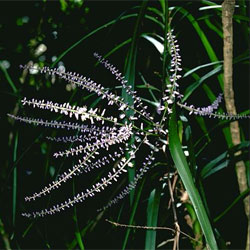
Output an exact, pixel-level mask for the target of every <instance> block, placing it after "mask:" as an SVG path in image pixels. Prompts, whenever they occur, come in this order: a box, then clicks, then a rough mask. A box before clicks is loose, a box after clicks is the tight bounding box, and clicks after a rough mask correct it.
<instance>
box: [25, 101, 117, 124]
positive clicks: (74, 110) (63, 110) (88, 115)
mask: <svg viewBox="0 0 250 250" xmlns="http://www.w3.org/2000/svg"><path fill="white" fill-rule="evenodd" d="M21 103H22V104H23V105H29V106H31V105H32V106H33V108H40V109H46V110H50V111H51V112H52V111H54V112H56V113H57V112H59V113H60V114H64V115H68V116H69V117H70V118H71V117H72V116H75V118H76V120H78V119H79V117H80V119H81V121H85V120H88V119H89V120H90V121H91V124H93V123H94V120H95V121H102V124H103V123H104V121H105V120H106V121H110V122H117V118H114V117H112V116H111V117H104V113H105V109H104V110H103V111H102V113H101V115H98V114H97V108H96V109H92V108H91V109H89V110H88V109H87V107H86V106H83V107H79V106H71V105H70V104H69V103H63V104H58V103H53V102H52V101H44V100H36V99H34V98H33V99H32V100H27V98H26V97H25V98H24V99H22V100H21Z"/></svg>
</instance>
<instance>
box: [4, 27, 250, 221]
mask: <svg viewBox="0 0 250 250" xmlns="http://www.w3.org/2000/svg"><path fill="white" fill-rule="evenodd" d="M167 40H168V48H169V55H170V67H169V77H168V81H167V84H166V89H165V91H164V93H163V96H162V97H161V101H159V102H160V103H162V105H160V107H159V110H160V111H163V112H161V114H162V116H161V118H160V120H159V118H157V116H156V117H154V114H151V113H150V112H149V111H148V109H147V107H146V105H145V104H144V102H143V99H142V98H140V97H139V96H138V95H137V93H136V91H134V90H133V89H132V86H130V85H129V83H128V82H127V80H126V79H125V77H124V76H122V74H121V73H120V72H119V71H118V70H117V69H116V68H115V67H114V66H113V65H112V64H110V63H109V62H108V61H107V60H106V59H104V58H103V57H102V56H100V55H99V54H98V53H94V56H95V57H96V58H97V59H98V61H99V63H100V64H102V65H104V67H105V68H106V69H108V70H109V71H110V72H111V73H112V74H113V75H114V76H115V77H116V79H117V80H118V81H119V82H120V83H121V87H122V89H123V90H125V92H126V95H127V96H130V98H132V100H133V105H129V103H128V102H127V101H125V99H126V98H122V97H121V96H120V95H118V94H114V93H112V92H111V91H110V90H109V89H106V88H104V87H103V86H101V84H98V83H96V82H95V81H93V80H91V79H90V78H86V77H84V76H81V75H79V74H77V73H72V72H65V71H62V70H60V68H58V69H56V68H49V67H42V68H37V67H36V68H35V69H36V70H38V71H40V73H44V74H49V75H52V76H57V77H58V78H61V79H63V80H65V81H66V82H69V83H74V84H75V85H76V86H78V87H80V88H82V89H83V90H87V91H89V92H91V93H94V94H96V95H97V96H99V97H101V98H102V99H104V100H106V101H107V105H114V106H116V107H117V112H118V115H117V116H116V117H113V116H107V115H105V114H106V110H105V109H103V110H99V109H97V108H96V109H93V108H90V109H88V108H87V107H86V106H75V105H71V104H69V103H62V104H59V103H54V102H52V101H45V100H36V99H31V100H29V99H27V98H23V99H22V101H21V103H22V105H28V106H31V107H33V108H39V109H43V110H47V111H51V112H55V113H58V114H61V115H64V116H66V117H67V118H70V119H75V120H76V121H74V122H69V121H61V120H52V121H48V120H43V119H41V118H30V117H21V116H15V115H11V114H8V115H9V117H10V118H12V119H15V120H17V121H21V122H24V123H28V124H34V125H40V126H45V127H49V128H55V129H67V130H70V131H74V130H75V131H76V132H77V134H76V135H71V136H61V137H50V136H48V137H47V139H48V140H50V141H53V142H56V143H61V142H63V143H71V144H73V145H71V147H70V148H68V149H66V150H61V151H59V152H56V153H54V157H56V158H58V157H69V156H74V157H80V159H78V163H77V164H75V165H73V167H72V168H69V169H68V170H66V171H64V172H63V173H61V174H59V176H58V177H57V179H56V180H54V181H53V182H52V183H49V184H48V185H46V186H45V187H44V188H42V189H41V190H40V191H39V192H36V193H34V194H32V195H30V196H27V197H25V201H33V200H35V199H37V198H39V197H42V196H45V195H47V194H49V193H50V192H51V191H53V190H55V189H58V188H59V187H60V186H61V185H62V184H63V183H65V182H67V181H68V180H70V179H71V178H73V177H74V176H76V175H80V174H83V173H85V174H86V173H88V172H90V171H91V170H94V169H98V168H100V167H107V168H108V167H110V165H111V164H112V165H115V166H116V167H113V168H112V170H111V171H109V172H108V174H107V176H106V177H101V178H100V180H99V181H98V182H97V183H95V184H93V185H92V186H91V188H87V189H86V190H85V191H84V192H81V193H78V194H77V195H75V196H74V197H73V198H71V199H68V200H66V201H64V202H62V203H60V204H57V205H54V206H52V207H51V208H49V209H44V210H41V211H37V212H31V213H23V215H24V216H26V217H37V216H45V215H51V214H54V213H56V212H60V211H61V210H64V209H66V208H69V207H72V206H73V205H75V204H76V203H79V202H83V201H84V200H86V199H87V198H88V197H93V196H94V195H95V194H96V193H99V192H101V191H102V190H104V189H105V188H106V187H107V186H110V185H111V184H112V183H113V182H116V181H117V180H118V178H119V177H120V176H121V175H122V173H124V172H126V171H127V167H128V166H129V167H133V166H134V164H133V163H132V161H133V160H135V158H136V153H137V152H138V151H139V150H140V148H141V147H142V145H144V146H143V147H148V148H149V151H150V153H149V154H148V155H147V156H145V161H144V162H143V163H142V164H140V163H139V162H138V163H137V165H138V166H139V170H138V171H137V174H136V175H135V177H134V180H133V181H131V182H130V183H129V184H128V185H127V186H126V187H125V188H124V190H123V191H122V192H121V193H120V194H119V195H117V196H116V197H115V198H114V199H113V200H110V201H109V202H108V204H107V205H106V206H104V207H103V209H106V208H108V207H110V206H111V205H113V204H115V203H117V202H118V201H119V200H121V199H123V198H124V197H125V196H126V195H128V194H129V192H130V191H131V190H132V189H134V188H135V186H136V185H137V183H138V182H139V180H140V179H141V178H142V177H143V175H144V173H146V172H147V171H148V170H149V167H150V166H151V165H152V162H153V161H154V154H155V153H156V152H158V151H159V148H160V146H159V145H161V143H162V142H164V141H166V136H167V133H168V129H167V122H166V119H167V118H168V115H169V114H171V113H172V107H173V104H174V103H177V104H178V105H179V106H180V107H181V108H184V109H186V110H188V111H189V112H190V113H194V114H196V115H202V116H204V115H208V116H210V117H218V118H227V119H239V118H242V117H243V116H239V115H227V114H219V113H214V111H215V110H216V109H217V108H218V105H219V103H220V102H221V101H222V94H220V95H219V96H218V98H217V99H216V100H215V101H214V102H213V103H212V104H211V105H210V106H208V107H203V108H195V107H194V106H193V105H190V106H188V105H187V104H186V103H185V104H183V103H181V98H182V95H181V94H180V93H179V84H178V81H179V79H180V78H181V75H180V71H181V70H182V69H181V56H180V54H179V47H178V44H177V40H176V39H175V36H174V35H173V31H172V30H171V31H170V32H169V33H168V34H167ZM21 68H22V69H23V70H27V71H28V70H30V71H32V70H33V69H34V68H33V66H32V65H25V66H21ZM127 111H131V112H127ZM128 114H130V115H128ZM248 117H249V116H248ZM125 118H126V119H125ZM156 119H157V120H156ZM132 137H133V138H134V139H135V140H131V141H134V143H133V144H132V145H130V144H128V142H129V141H130V138H132ZM75 144H77V145H75ZM125 156H126V157H125ZM114 163H116V164H114Z"/></svg>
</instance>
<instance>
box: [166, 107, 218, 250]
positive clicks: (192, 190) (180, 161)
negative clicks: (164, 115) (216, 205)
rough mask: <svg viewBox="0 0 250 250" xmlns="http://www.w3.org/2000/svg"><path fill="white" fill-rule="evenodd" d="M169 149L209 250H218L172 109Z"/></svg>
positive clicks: (174, 112)
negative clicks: (182, 145)
mask: <svg viewBox="0 0 250 250" xmlns="http://www.w3.org/2000/svg"><path fill="white" fill-rule="evenodd" d="M169 148H170V153H171V156H172V158H173V161H174V163H175V166H176V168H177V171H178V173H179V175H180V177H181V180H182V182H183V184H184V186H185V188H186V190H187V192H188V195H189V197H190V200H191V202H192V204H193V206H194V209H195V212H196V215H197V218H198V220H199V222H200V225H201V228H202V230H203V233H204V236H205V239H206V241H207V244H208V246H209V248H210V249H212V250H216V249H218V247H217V243H216V240H215V237H214V233H213V230H212V227H211V224H210V221H209V219H208V216H207V213H206V210H205V207H204V205H203V203H202V199H201V197H200V194H199V192H198V190H197V188H196V187H195V185H194V182H193V177H192V175H191V172H190V169H189V167H188V163H187V161H186V158H185V155H184V152H183V150H182V147H181V143H180V140H179V136H178V131H177V121H176V111H175V107H174V108H173V113H172V115H171V118H170V121H169Z"/></svg>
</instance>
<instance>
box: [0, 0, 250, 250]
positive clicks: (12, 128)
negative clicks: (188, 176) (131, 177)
mask: <svg viewBox="0 0 250 250" xmlns="http://www.w3.org/2000/svg"><path fill="white" fill-rule="evenodd" d="M217 4H221V3H218V2H214V1H149V2H148V3H147V9H146V17H145V18H143V20H142V21H141V23H140V24H139V25H140V29H141V30H140V33H141V35H140V38H139V39H138V41H137V59H136V73H135V76H134V77H135V87H136V89H137V90H141V89H143V87H142V86H144V88H145V82H144V79H145V81H146V82H147V83H149V84H150V85H151V86H152V87H155V88H157V89H159V90H161V88H162V80H161V78H162V57H161V54H160V48H162V46H163V44H164V41H162V40H161V37H164V27H163V23H164V22H163V21H162V20H164V18H166V16H164V9H169V12H168V13H169V16H168V21H169V22H171V27H172V28H174V32H175V34H176V35H177V39H178V41H179V44H180V48H181V56H182V59H183V62H182V66H183V69H184V72H183V74H184V75H185V74H186V75H185V77H183V79H182V80H181V81H180V84H181V86H180V88H181V92H182V93H183V94H184V98H185V99H186V100H187V102H188V103H193V104H195V105H196V106H206V105H209V104H210V103H211V102H212V100H213V99H214V97H215V96H217V95H218V93H221V92H222V89H221V86H220V77H221V76H222V73H223V69H222V60H223V39H222V24H221V8H220V7H218V6H217V7H216V5H217ZM141 5H142V1H138V2H134V1H133V2H132V1H119V2H117V1H83V0H70V1H66V0H60V1H46V0H44V1H32V2H31V1H22V2H18V1H16V2H12V1H11V2H7V1H5V2H2V1H1V2H0V103H1V109H0V123H1V140H0V143H1V157H0V166H1V167H0V183H1V184H0V188H1V190H0V204H1V205H0V233H1V239H0V248H9V247H10V248H16V249H26V248H32V249H38V248H39V249H45V248H61V249H64V248H67V249H73V248H81V249H84V247H85V248H86V249H91V248H95V249H105V248H107V249H112V248H114V249H120V248H122V247H124V248H133V249H137V248H138V249H142V248H144V247H145V244H146V245H147V244H148V243H147V241H146V240H147V237H155V239H156V242H155V243H154V242H153V243H151V244H154V247H156V246H158V247H159V248H160V249H165V248H168V249H172V245H173V242H171V241H168V239H172V238H173V234H172V232H171V231H167V230H166V231H164V230H162V231H157V232H156V233H155V235H154V236H152V235H148V234H147V233H146V230H136V229H131V230H129V229H128V228H115V227H113V226H112V225H110V224H109V223H107V222H106V221H105V219H110V220H112V221H117V222H120V223H126V224H129V223H131V224H133V225H145V226H146V225H149V224H147V223H148V222H147V218H148V214H147V211H148V209H150V207H149V205H148V201H149V200H150V199H151V198H152V196H151V195H152V191H153V190H156V191H157V190H161V191H160V198H159V197H158V198H159V199H160V200H158V201H155V203H154V202H153V204H154V206H155V207H154V208H151V209H152V210H150V211H151V212H152V213H155V215H156V219H155V220H156V222H157V223H156V225H158V226H166V227H171V228H173V211H172V210H171V209H169V206H168V204H169V199H170V198H169V197H170V196H169V193H168V188H166V187H165V185H163V184H164V178H163V177H164V175H166V174H167V173H168V172H167V170H168V169H167V168H165V167H164V164H161V163H160V162H159V164H158V166H157V167H155V168H154V169H152V170H151V172H150V174H148V175H146V177H145V179H144V180H143V182H142V183H141V185H139V187H138V188H137V190H136V193H137V194H138V193H139V194H138V195H139V196H138V195H137V197H139V198H138V199H139V203H138V205H137V206H136V207H135V210H133V208H134V206H130V204H129V197H127V198H125V199H124V200H123V201H121V202H120V204H118V205H116V206H114V207H112V208H110V209H109V210H107V211H105V212H97V209H98V208H100V207H102V206H103V205H105V204H106V203H107V202H108V200H109V199H110V197H111V196H113V195H114V193H115V192H117V191H118V189H119V187H120V186H121V185H122V184H124V183H125V182H126V181H127V180H126V179H124V180H122V181H121V185H120V186H119V185H118V186H115V187H112V188H111V189H110V190H108V191H107V193H106V192H105V193H103V194H101V195H100V196H99V197H95V198H94V199H89V200H88V201H87V202H85V203H84V204H81V205H79V206H77V207H76V208H74V209H72V210H69V211H66V212H62V213H59V214H56V215H54V216H49V217H47V218H44V219H37V220H28V219H26V218H23V217H22V216H21V213H22V212H24V211H26V210H29V211H30V210H40V209H41V208H44V207H46V206H49V204H53V203H55V202H59V201H62V200H64V198H66V197H70V196H72V194H73V193H74V192H75V189H77V190H78V189H79V188H83V187H86V186H87V185H88V184H91V183H92V181H93V179H92V180H90V179H88V178H87V179H86V178H85V177H79V178H78V179H77V180H75V181H74V182H73V184H72V183H69V184H68V185H66V186H65V187H63V189H62V190H61V191H59V192H56V194H55V195H51V196H50V197H49V198H47V199H43V200H42V201H38V202H35V203H34V204H32V203H27V204H26V203H25V202H24V199H23V198H24V196H26V195H27V194H31V193H33V192H35V191H37V190H39V188H40V187H41V186H44V185H45V184H47V183H48V182H49V181H51V180H53V179H54V178H55V177H56V175H57V174H58V173H60V171H61V170H62V169H65V168H67V167H69V166H70V167H71V166H72V164H73V163H72V159H70V160H63V161H62V162H60V161H58V160H57V161H56V160H54V159H53V157H52V155H53V152H55V151H56V150H57V148H59V146H60V145H59V146H58V145H52V144H53V143H51V142H48V141H46V139H45V137H46V135H51V134H52V135H55V134H56V133H57V132H55V131H53V130H49V129H43V128H34V127H32V126H29V125H24V124H19V123H16V122H14V121H13V120H11V119H8V118H7V114H8V113H12V114H19V115H20V114H21V115H23V116H34V117H45V119H49V118H51V117H52V116H51V117H49V115H50V114H44V113H43V112H37V111H36V112H34V111H32V110H31V109H28V110H24V109H23V108H22V107H21V105H20V100H21V99H22V98H23V97H24V96H26V97H29V98H32V97H34V98H38V99H47V100H54V101H55V102H67V101H70V102H78V103H86V104H88V105H96V103H95V101H96V100H95V97H94V96H91V95H89V94H86V93H83V92H82V90H80V89H78V90H77V89H76V88H75V86H72V85H70V84H65V83H64V82H63V81H61V80H57V79H49V78H46V77H44V76H40V75H37V74H35V73H34V74H31V75H25V73H24V72H23V71H22V70H20V69H19V65H20V64H27V63H30V62H33V63H36V64H37V65H39V66H44V65H48V66H52V65H54V66H56V67H59V66H61V67H65V68H66V70H68V71H75V72H79V73H81V74H83V75H84V76H88V77H91V78H92V79H94V80H95V81H96V82H100V83H102V84H103V85H104V86H106V87H109V88H114V87H115V86H116V83H115V80H114V79H113V78H112V76H110V74H109V73H108V72H106V71H105V69H103V68H101V67H99V66H96V60H95V59H94V57H93V56H92V55H93V53H94V52H95V51H97V52H98V53H100V54H103V55H109V60H110V61H111V62H112V63H113V64H115V65H116V66H117V68H119V69H121V71H122V70H123V69H124V65H125V61H126V56H127V54H128V50H129V46H130V42H131V37H132V36H133V32H134V27H135V23H136V18H137V17H138V13H139V11H140V6H141ZM236 5H237V6H236V8H235V15H234V19H233V21H234V75H233V77H234V90H235V102H236V107H237V111H238V112H239V113H241V112H245V113H246V114H249V110H248V109H249V1H243V0H241V1H237V2H236ZM165 21H166V20H165ZM105 24H106V25H105ZM91 32H92V33H91ZM89 34H91V35H90V36H88V35H89ZM204 37H206V39H207V40H206V39H205V40H204ZM150 38H151V40H150ZM78 41H79V43H77V42H78ZM157 41H158V43H159V44H160V45H159V44H158V43H157ZM209 45H211V48H212V51H211V49H210V47H209ZM72 46H73V47H72ZM62 53H65V55H64V54H63V57H61V58H60V55H62ZM196 67H198V68H197V69H196V70H195V71H191V70H192V69H194V68H196ZM155 96H156V98H157V99H158V97H159V96H160V93H158V92H157V91H155ZM145 98H147V96H146V97H145ZM247 110H248V111H247ZM224 111H225V109H224ZM32 112H33V113H32ZM27 114H28V115H27ZM180 114H181V115H182V117H184V118H185V119H184V118H183V119H182V120H179V126H180V127H182V131H183V134H182V136H183V145H186V146H188V150H189V152H190V150H192V151H193V154H194V155H195V158H193V159H192V158H191V157H189V158H188V160H189V163H190V166H192V164H193V166H197V167H195V168H194V169H193V175H194V176H193V177H194V179H195V180H196V184H197V185H198V186H199V191H200V192H201V193H202V197H203V202H204V203H205V204H206V209H207V213H208V214H209V218H210V220H211V222H212V226H213V229H214V231H215V235H216V238H217V241H218V245H219V247H220V248H223V249H224V248H228V249H243V248H245V244H246V237H247V218H246V215H245V212H244V206H243V203H242V200H243V198H244V196H246V195H247V194H249V189H248V190H246V192H245V193H244V194H243V195H240V193H239V189H238V183H237V178H236V174H235V168H234V164H235V162H236V161H238V160H239V159H241V160H243V161H244V162H245V164H246V166H247V171H249V170H248V169H249V159H248V157H249V155H248V151H249V141H248V140H249V130H248V129H249V122H248V121H246V120H245V121H240V128H241V139H242V141H243V143H242V144H240V145H238V148H240V149H241V154H240V155H239V156H238V158H237V159H236V158H235V157H234V150H235V148H233V146H232V143H231V142H230V136H228V135H227V133H226V132H225V131H226V130H225V129H226V128H227V127H228V125H229V122H225V121H219V120H216V119H209V118H204V119H203V118H200V117H195V116H187V113H186V112H183V111H180ZM186 120H188V122H187V121H186ZM194 159H195V162H194ZM163 161H164V159H163ZM204 169H205V170H204ZM172 173H175V171H173V170H172ZM248 173H249V172H248ZM177 179H178V181H177V183H178V184H177V190H176V193H175V195H176V198H175V199H176V204H179V205H178V206H180V207H179V208H178V209H177V212H178V219H179V224H180V227H181V230H182V231H183V232H186V233H188V234H189V235H190V236H191V237H194V238H196V239H198V240H200V236H201V235H202V232H201V229H200V227H199V223H198V222H197V219H196V216H195V214H194V209H193V208H192V205H190V204H189V203H185V202H184V201H183V200H182V198H183V193H182V191H183V186H182V184H181V181H180V179H179V178H178V177H177ZM248 185H249V181H248ZM159 188H160V189H159ZM80 190H81V189H80ZM78 191H79V190H78ZM157 192H158V191H157ZM155 199H156V198H155ZM133 211H134V212H135V215H134V216H132V214H133ZM223 212H225V213H223ZM131 218H132V220H131ZM149 226H150V225H149ZM127 239H128V240H127ZM204 246H205V245H204V241H203V243H201V245H200V244H197V243H195V242H194V241H191V240H190V239H189V238H188V237H186V236H183V235H181V238H180V249H184V248H196V249H201V248H202V247H204ZM152 248H153V247H152Z"/></svg>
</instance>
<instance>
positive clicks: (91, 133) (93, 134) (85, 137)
mask: <svg viewBox="0 0 250 250" xmlns="http://www.w3.org/2000/svg"><path fill="white" fill-rule="evenodd" d="M116 130H117V127H108V126H106V127H105V126H103V127H101V128H99V127H96V126H94V125H92V126H90V127H89V126H86V128H85V129H84V131H81V132H83V133H84V134H80V135H73V136H61V137H50V136H47V137H46V139H48V140H50V141H54V142H63V143H67V142H71V143H73V142H82V143H83V142H91V141H94V140H96V138H97V137H100V136H102V135H104V134H107V133H111V132H114V131H116Z"/></svg>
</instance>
